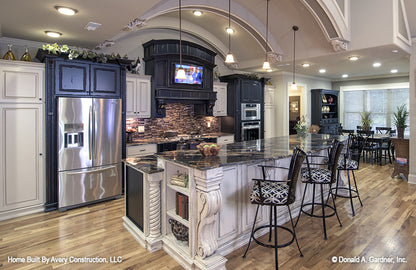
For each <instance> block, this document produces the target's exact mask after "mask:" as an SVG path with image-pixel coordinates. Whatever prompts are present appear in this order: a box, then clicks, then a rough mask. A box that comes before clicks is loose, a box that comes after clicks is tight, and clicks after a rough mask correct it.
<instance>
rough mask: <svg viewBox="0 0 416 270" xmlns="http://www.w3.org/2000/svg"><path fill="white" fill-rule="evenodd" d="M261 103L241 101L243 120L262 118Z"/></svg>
mask: <svg viewBox="0 0 416 270" xmlns="http://www.w3.org/2000/svg"><path fill="white" fill-rule="evenodd" d="M260 119H261V105H260V103H241V120H242V121H247V120H260Z"/></svg>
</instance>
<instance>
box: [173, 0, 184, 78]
mask: <svg viewBox="0 0 416 270" xmlns="http://www.w3.org/2000/svg"><path fill="white" fill-rule="evenodd" d="M175 79H178V80H185V79H186V74H185V69H184V68H183V67H182V1H181V0H179V68H178V70H177V71H176V76H175Z"/></svg>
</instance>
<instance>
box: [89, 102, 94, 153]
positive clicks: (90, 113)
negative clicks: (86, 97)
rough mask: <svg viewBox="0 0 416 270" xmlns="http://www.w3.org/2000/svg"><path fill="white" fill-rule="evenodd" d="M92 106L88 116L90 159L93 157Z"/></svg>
mask: <svg viewBox="0 0 416 270" xmlns="http://www.w3.org/2000/svg"><path fill="white" fill-rule="evenodd" d="M92 117H93V116H92V107H91V106H90V111H89V117H88V153H89V158H90V160H91V159H92V123H91V121H92Z"/></svg>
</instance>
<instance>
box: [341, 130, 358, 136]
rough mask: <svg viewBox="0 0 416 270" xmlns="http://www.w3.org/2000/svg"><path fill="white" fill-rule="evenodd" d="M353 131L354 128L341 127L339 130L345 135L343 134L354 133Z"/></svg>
mask: <svg viewBox="0 0 416 270" xmlns="http://www.w3.org/2000/svg"><path fill="white" fill-rule="evenodd" d="M354 133H355V130H353V129H342V130H341V134H342V135H345V136H348V135H350V134H354Z"/></svg>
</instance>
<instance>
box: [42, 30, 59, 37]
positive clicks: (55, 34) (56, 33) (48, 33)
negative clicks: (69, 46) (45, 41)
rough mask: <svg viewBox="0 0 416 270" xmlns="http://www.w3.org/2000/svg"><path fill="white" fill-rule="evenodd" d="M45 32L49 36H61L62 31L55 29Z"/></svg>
mask: <svg viewBox="0 0 416 270" xmlns="http://www.w3.org/2000/svg"><path fill="white" fill-rule="evenodd" d="M45 34H46V35H47V36H49V37H53V38H58V37H60V36H62V33H59V32H56V31H45Z"/></svg>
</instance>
